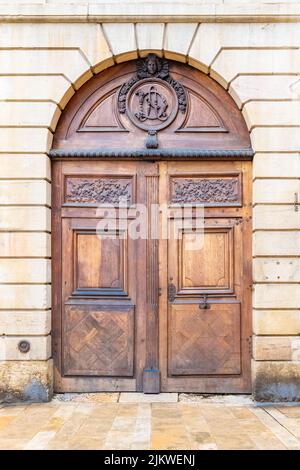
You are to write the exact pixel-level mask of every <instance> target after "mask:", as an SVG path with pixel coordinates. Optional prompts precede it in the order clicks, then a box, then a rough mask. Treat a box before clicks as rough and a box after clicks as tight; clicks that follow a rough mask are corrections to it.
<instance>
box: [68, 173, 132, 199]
mask: <svg viewBox="0 0 300 470" xmlns="http://www.w3.org/2000/svg"><path fill="white" fill-rule="evenodd" d="M65 201H66V202H80V203H93V204H105V203H107V204H119V202H120V201H122V202H125V203H127V204H130V203H131V202H132V181H131V179H125V178H119V179H116V178H84V179H83V178H67V181H66V193H65Z"/></svg>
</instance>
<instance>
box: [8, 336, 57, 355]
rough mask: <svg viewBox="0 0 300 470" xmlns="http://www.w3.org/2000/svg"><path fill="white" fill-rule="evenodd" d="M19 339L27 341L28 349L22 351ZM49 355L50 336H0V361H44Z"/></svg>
mask: <svg viewBox="0 0 300 470" xmlns="http://www.w3.org/2000/svg"><path fill="white" fill-rule="evenodd" d="M20 341H28V342H29V343H30V349H29V351H28V352H27V353H22V352H21V351H19V349H18V344H19V342H20ZM50 356H51V336H50V335H48V336H0V361H44V360H46V359H49V358H50Z"/></svg>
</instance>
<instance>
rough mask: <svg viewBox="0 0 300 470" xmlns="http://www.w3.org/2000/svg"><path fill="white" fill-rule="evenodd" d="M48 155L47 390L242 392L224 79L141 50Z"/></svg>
mask: <svg viewBox="0 0 300 470" xmlns="http://www.w3.org/2000/svg"><path fill="white" fill-rule="evenodd" d="M51 157H52V159H53V211H52V213H53V217H52V229H53V242H52V250H53V336H54V342H53V354H54V364H55V389H56V391H60V392H63V391H68V392H76V391H108V390H127V391H134V390H139V391H144V392H155V393H157V392H159V391H182V392H188V391H191V392H202V393H214V392H218V393H234V392H250V344H251V342H250V338H251V320H250V319H251V158H252V150H251V146H250V140H249V134H248V131H247V128H246V126H245V123H244V120H243V118H242V115H241V113H240V111H239V110H238V109H237V107H236V105H235V103H234V102H233V100H232V99H231V97H230V96H229V95H228V94H227V92H226V91H225V90H224V89H222V88H221V87H220V86H219V85H218V84H217V83H216V82H214V81H213V80H212V79H210V78H209V77H207V76H205V75H204V74H202V73H201V72H199V71H196V70H194V69H192V68H191V67H189V66H187V65H183V64H176V63H175V62H172V61H167V60H165V59H159V58H158V57H156V56H154V55H152V54H150V55H149V56H148V57H147V58H145V59H141V60H139V61H132V62H129V63H126V64H122V65H118V66H115V67H112V68H110V69H108V70H106V71H105V72H103V73H102V74H100V75H98V76H96V77H94V78H93V79H91V80H90V81H89V82H88V83H87V84H86V85H84V86H83V87H82V88H81V89H80V90H79V91H78V92H77V93H76V94H75V95H74V97H73V98H72V99H71V101H70V103H69V104H68V106H67V108H66V109H65V111H64V112H63V114H62V117H61V119H60V121H59V124H58V127H57V131H56V133H55V138H54V144H53V149H52V151H51ZM120 202H121V204H120ZM184 211H185V212H184ZM199 215H200V216H199ZM182 216H184V219H183V218H182ZM202 216H203V217H202Z"/></svg>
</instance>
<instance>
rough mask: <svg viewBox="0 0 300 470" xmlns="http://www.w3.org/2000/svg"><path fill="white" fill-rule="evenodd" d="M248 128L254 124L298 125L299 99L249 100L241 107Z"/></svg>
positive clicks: (299, 118) (299, 116) (299, 123)
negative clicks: (290, 100)
mask: <svg viewBox="0 0 300 470" xmlns="http://www.w3.org/2000/svg"><path fill="white" fill-rule="evenodd" d="M243 116H244V118H245V121H246V123H247V125H248V129H252V128H253V127H256V126H300V100H299V101H298V100H297V101H292V102H289V101H274V102H272V101H251V102H249V103H246V104H245V105H244V107H243Z"/></svg>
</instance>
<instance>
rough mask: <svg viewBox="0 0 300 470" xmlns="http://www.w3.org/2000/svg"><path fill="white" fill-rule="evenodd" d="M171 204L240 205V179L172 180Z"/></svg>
mask: <svg viewBox="0 0 300 470" xmlns="http://www.w3.org/2000/svg"><path fill="white" fill-rule="evenodd" d="M171 203H179V204H185V203H186V204H188V203H204V204H210V205H212V204H221V205H231V204H233V205H237V204H240V203H241V191H240V178H239V177H238V176H235V177H231V178H230V177H226V178H212V177H206V178H182V177H181V178H172V180H171Z"/></svg>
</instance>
